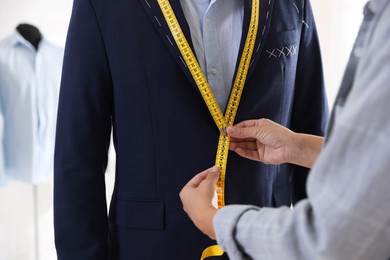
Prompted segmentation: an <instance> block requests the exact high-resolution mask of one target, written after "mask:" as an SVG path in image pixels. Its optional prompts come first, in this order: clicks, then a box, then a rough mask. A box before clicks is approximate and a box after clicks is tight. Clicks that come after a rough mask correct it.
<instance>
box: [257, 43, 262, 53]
mask: <svg viewBox="0 0 390 260" xmlns="http://www.w3.org/2000/svg"><path fill="white" fill-rule="evenodd" d="M260 45H261V42H259V45H258V46H257V49H256V52H259V49H260Z"/></svg>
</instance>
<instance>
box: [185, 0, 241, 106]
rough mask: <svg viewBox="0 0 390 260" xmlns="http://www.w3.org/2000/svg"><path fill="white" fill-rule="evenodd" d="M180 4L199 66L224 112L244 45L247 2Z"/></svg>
mask: <svg viewBox="0 0 390 260" xmlns="http://www.w3.org/2000/svg"><path fill="white" fill-rule="evenodd" d="M180 3H181V6H182V9H183V12H184V15H185V17H186V19H187V22H188V25H189V27H190V30H191V39H192V43H193V46H194V49H195V54H196V56H197V59H198V62H199V65H200V67H201V68H202V71H203V73H204V74H205V76H206V78H207V80H208V82H209V84H210V87H211V88H212V90H213V93H214V95H215V97H216V99H217V102H218V104H219V106H220V107H221V109H222V111H224V110H225V108H226V103H227V101H228V98H229V95H230V90H231V87H232V81H233V76H234V71H235V68H236V63H237V56H238V51H239V48H240V43H241V34H242V24H243V17H244V2H243V1H241V0H211V1H209V0H180Z"/></svg>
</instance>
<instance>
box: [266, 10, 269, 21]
mask: <svg viewBox="0 0 390 260" xmlns="http://www.w3.org/2000/svg"><path fill="white" fill-rule="evenodd" d="M268 18H269V11H267V17H266V18H265V19H266V20H268Z"/></svg>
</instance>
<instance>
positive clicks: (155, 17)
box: [154, 16, 161, 27]
mask: <svg viewBox="0 0 390 260" xmlns="http://www.w3.org/2000/svg"><path fill="white" fill-rule="evenodd" d="M154 19H156V21H157V23H158V25H159V26H160V27H161V23H160V21H159V20H158V19H157V16H154Z"/></svg>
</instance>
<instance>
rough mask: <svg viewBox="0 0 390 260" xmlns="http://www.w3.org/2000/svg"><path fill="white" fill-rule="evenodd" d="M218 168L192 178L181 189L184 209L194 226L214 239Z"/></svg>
mask: <svg viewBox="0 0 390 260" xmlns="http://www.w3.org/2000/svg"><path fill="white" fill-rule="evenodd" d="M218 176H219V169H218V167H216V166H214V167H212V168H209V169H207V170H205V171H203V172H201V173H199V174H197V175H195V177H194V178H192V179H191V180H190V181H189V182H188V183H187V184H186V185H185V186H184V188H183V189H182V190H181V192H180V199H181V201H182V203H183V208H184V211H185V212H186V213H187V214H188V216H189V217H190V219H191V220H192V222H194V224H195V226H196V227H197V228H199V229H200V231H202V232H203V233H204V234H206V235H208V236H209V237H210V238H211V239H215V232H214V226H213V218H214V216H215V214H216V213H217V205H216V196H217V194H216V184H217V181H218Z"/></svg>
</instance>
